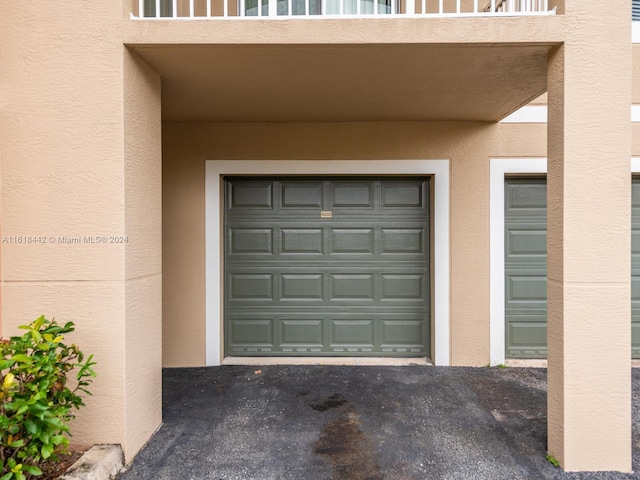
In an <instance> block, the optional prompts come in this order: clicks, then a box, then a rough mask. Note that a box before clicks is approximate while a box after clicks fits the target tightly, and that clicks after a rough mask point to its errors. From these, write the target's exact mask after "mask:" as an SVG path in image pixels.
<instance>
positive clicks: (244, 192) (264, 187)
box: [228, 181, 273, 210]
mask: <svg viewBox="0 0 640 480" xmlns="http://www.w3.org/2000/svg"><path fill="white" fill-rule="evenodd" d="M228 195H229V197H230V198H229V200H228V203H229V205H230V206H231V209H234V210H235V209H238V210H242V209H271V208H272V207H273V184H272V183H271V182H242V181H239V182H234V183H233V185H232V186H231V188H230V189H229V190H228Z"/></svg>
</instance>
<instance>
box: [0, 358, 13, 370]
mask: <svg viewBox="0 0 640 480" xmlns="http://www.w3.org/2000/svg"><path fill="white" fill-rule="evenodd" d="M14 363H16V361H15V360H14V359H13V358H2V359H0V370H4V369H6V368H9V367H11V366H12V365H13V364H14Z"/></svg>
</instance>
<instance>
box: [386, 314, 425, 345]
mask: <svg viewBox="0 0 640 480" xmlns="http://www.w3.org/2000/svg"><path fill="white" fill-rule="evenodd" d="M380 325H381V344H382V347H383V348H402V347H408V348H420V347H421V342H422V341H423V339H424V338H426V332H425V331H424V328H425V323H424V322H423V321H422V320H421V319H419V318H416V319H413V320H411V319H406V320H403V319H400V320H398V319H393V318H392V319H385V318H383V319H382V320H381V322H380Z"/></svg>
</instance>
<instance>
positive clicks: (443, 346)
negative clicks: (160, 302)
mask: <svg viewBox="0 0 640 480" xmlns="http://www.w3.org/2000/svg"><path fill="white" fill-rule="evenodd" d="M229 175H323V176H331V175H367V176H368V175H429V176H433V218H432V219H431V221H432V226H431V228H432V229H433V258H434V261H433V265H432V268H433V290H434V291H433V305H432V311H433V312H432V319H433V321H434V343H435V349H434V350H435V351H434V352H433V358H432V360H433V362H434V363H435V364H436V365H443V366H446V365H449V364H450V350H449V349H450V347H449V330H450V327H449V278H450V274H449V263H450V259H449V212H450V208H449V191H450V182H449V178H450V173H449V160H340V161H333V160H332V161H293V160H282V161H266V160H207V161H206V162H205V352H206V364H207V366H215V365H220V364H221V362H222V360H223V355H224V352H223V338H224V337H223V332H222V328H223V322H222V318H223V311H222V310H223V303H224V302H223V298H224V296H223V294H222V285H223V275H224V267H223V259H224V251H223V248H224V247H223V245H222V237H223V216H222V215H223V211H224V198H223V194H222V193H223V189H222V187H221V186H222V179H223V178H224V177H225V176H229Z"/></svg>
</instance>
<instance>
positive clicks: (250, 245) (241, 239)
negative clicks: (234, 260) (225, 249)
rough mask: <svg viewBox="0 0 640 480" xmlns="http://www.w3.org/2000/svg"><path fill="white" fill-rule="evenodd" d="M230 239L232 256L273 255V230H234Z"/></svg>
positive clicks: (231, 231) (230, 233)
mask: <svg viewBox="0 0 640 480" xmlns="http://www.w3.org/2000/svg"><path fill="white" fill-rule="evenodd" d="M229 237H230V239H231V241H230V244H231V245H230V248H231V250H230V253H231V255H247V254H254V255H255V254H262V255H273V230H272V229H270V228H233V229H231V230H230V232H229Z"/></svg>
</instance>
